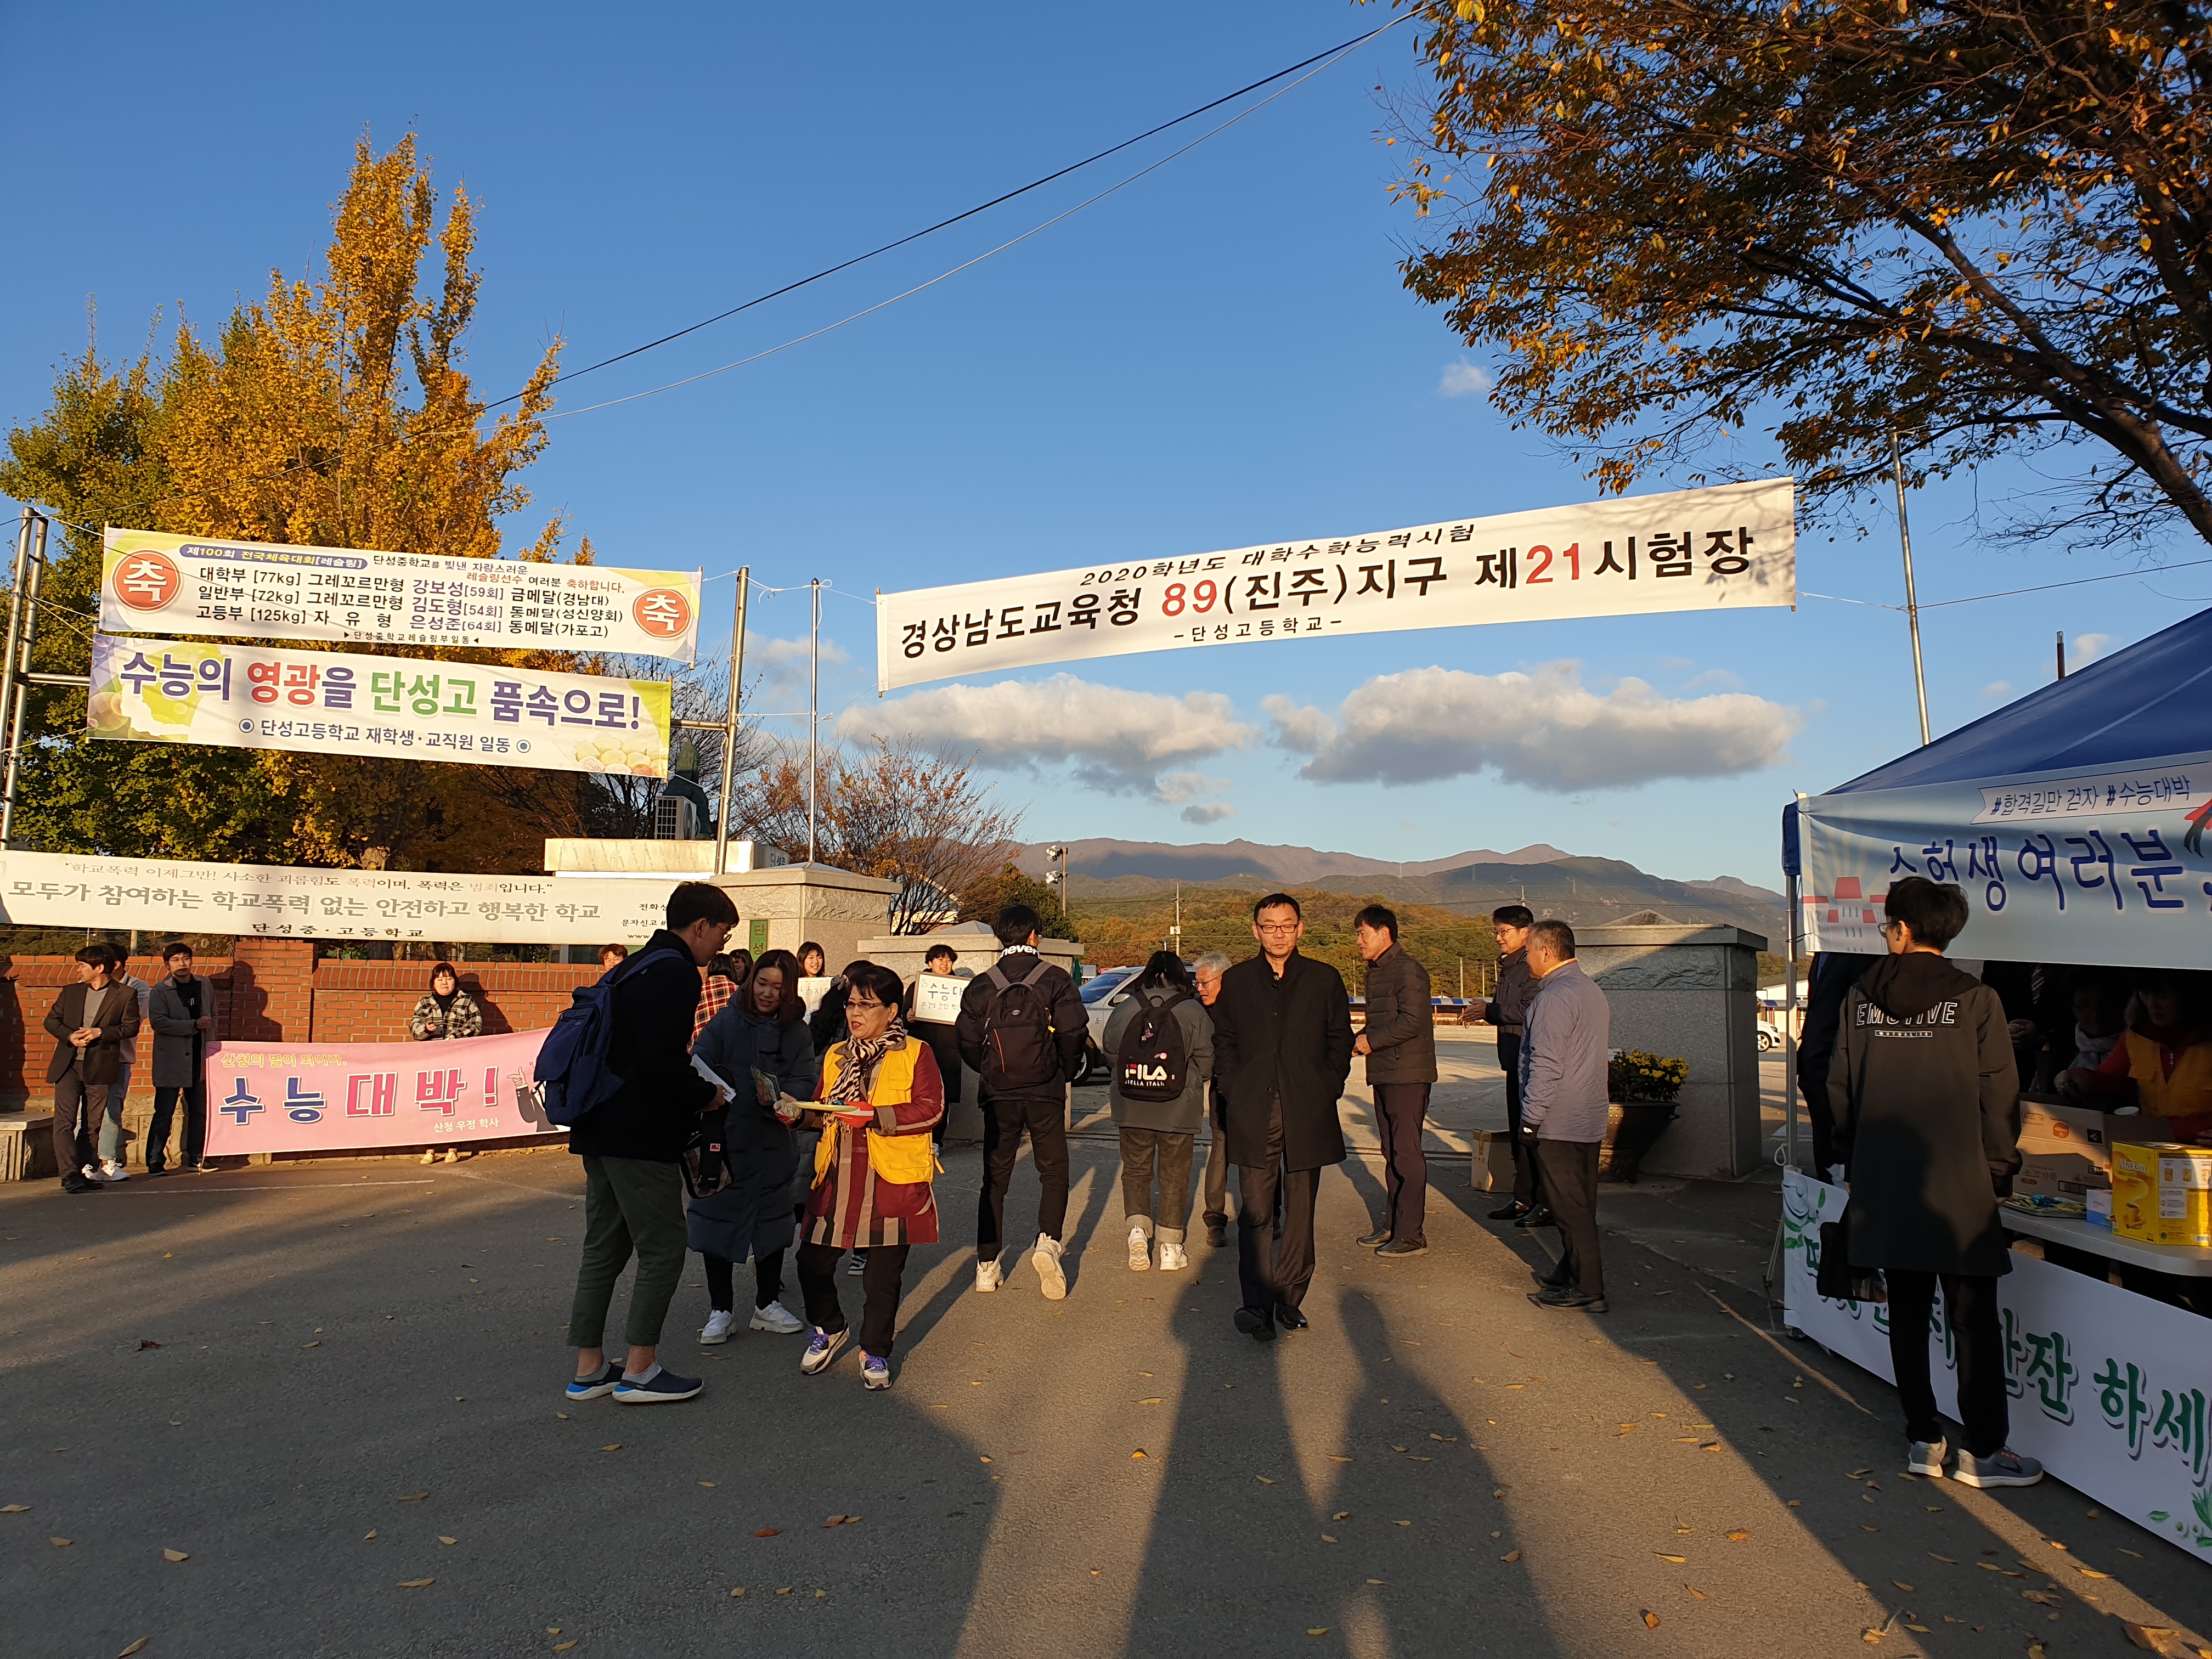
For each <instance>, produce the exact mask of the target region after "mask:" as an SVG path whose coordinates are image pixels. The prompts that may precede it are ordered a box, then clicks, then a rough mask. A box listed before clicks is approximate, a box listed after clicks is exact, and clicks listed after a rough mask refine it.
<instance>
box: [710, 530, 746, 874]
mask: <svg viewBox="0 0 2212 1659" xmlns="http://www.w3.org/2000/svg"><path fill="white" fill-rule="evenodd" d="M751 573H752V567H751V566H750V565H742V564H741V565H739V566H738V601H737V605H738V610H737V615H736V616H735V617H732V619H731V622H730V702H729V708H728V710H727V712H726V714H724V716H723V726H722V799H721V803H720V805H719V806H718V807H717V808H716V809H715V812H714V873H715V874H716V875H718V876H720V875H726V874H728V873H729V869H730V781H731V775H732V773H734V772H735V771H736V770H737V768H738V687H739V686H740V685H742V684H744V677H745V587H746V582H747V579H748V578H749V577H750V574H751Z"/></svg>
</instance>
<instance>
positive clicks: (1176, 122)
mask: <svg viewBox="0 0 2212 1659" xmlns="http://www.w3.org/2000/svg"><path fill="white" fill-rule="evenodd" d="M1411 15H1413V14H1411V13H1407V15H1406V16H1401V17H1395V18H1393V19H1392V20H1391V21H1389V22H1387V23H1385V24H1383V27H1381V28H1377V29H1370V30H1369V31H1368V32H1367V33H1364V34H1362V35H1358V36H1355V37H1354V38H1353V39H1352V40H1346V41H1345V42H1344V43H1343V44H1342V45H1340V46H1331V47H1330V48H1329V49H1328V51H1327V52H1316V53H1315V54H1314V55H1313V56H1312V57H1310V58H1302V59H1300V60H1299V61H1298V62H1297V63H1295V64H1291V66H1290V67H1289V68H1287V69H1279V70H1276V71H1275V72H1274V73H1273V75H1270V76H1264V77H1263V78H1261V79H1260V80H1257V81H1255V82H1252V83H1251V85H1249V86H1246V87H1239V88H1237V90H1236V91H1234V92H1232V93H1228V94H1224V95H1223V96H1221V97H1219V98H1217V99H1215V100H1213V101H1212V103H1209V104H1200V106H1198V107H1197V108H1196V109H1194V110H1186V111H1185V112H1183V113H1182V114H1181V115H1178V116H1176V118H1175V119H1173V120H1172V121H1163V122H1161V123H1160V124H1159V125H1158V126H1156V127H1152V128H1150V129H1148V130H1146V131H1143V132H1140V133H1139V134H1138V135H1137V136H1136V137H1133V138H1125V139H1123V140H1122V141H1121V143H1118V144H1115V145H1114V146H1112V147H1111V148H1110V149H1102V150H1100V151H1099V152H1098V153H1097V155H1086V156H1085V157H1084V158H1083V160H1081V161H1076V162H1073V163H1071V164H1070V165H1068V166H1066V167H1062V168H1060V171H1059V172H1057V173H1047V174H1045V176H1044V177H1043V178H1042V179H1031V180H1030V182H1029V183H1028V184H1026V185H1022V186H1021V187H1020V188H1019V189H1018V190H1010V191H1007V192H1006V194H1005V195H1003V196H994V197H992V198H991V199H990V200H989V201H987V202H983V203H981V204H978V205H976V206H975V207H971V208H969V210H967V211H966V212H964V213H956V214H954V215H953V216H951V218H950V219H940V220H939V221H938V222H936V223H935V224H933V225H931V226H928V227H927V228H925V229H921V230H917V231H913V232H910V233H909V234H907V235H904V236H902V237H900V238H899V239H898V240H896V241H894V242H885V243H884V245H883V246H881V247H875V248H870V249H869V250H868V251H867V252H866V253H857V254H854V256H853V257H852V258H849V259H847V260H845V261H844V262H843V263H842V264H834V265H830V266H829V267H827V268H826V269H824V270H817V271H816V272H815V273H814V274H813V275H812V276H802V277H800V278H799V280H798V281H797V282H795V283H785V284H784V285H783V286H782V287H781V288H779V289H770V290H769V292H768V293H766V294H762V295H756V296H755V297H754V298H752V299H750V300H747V301H745V302H744V304H743V305H736V306H732V307H730V308H729V309H728V310H727V311H723V312H718V313H715V314H714V316H712V317H708V318H706V319H703V320H702V321H699V322H696V323H693V324H692V325H690V327H688V328H679V329H678V330H677V331H675V332H674V333H673V334H664V335H662V336H661V337H659V339H657V340H647V342H646V343H644V344H643V345H640V346H632V347H631V348H630V349H629V350H628V351H623V352H618V353H617V354H616V355H615V356H611V357H603V358H601V359H600V360H599V362H596V363H591V364H587V365H586V367H584V368H573V369H570V370H569V371H568V373H567V374H556V376H554V377H553V379H552V380H549V381H547V382H546V390H548V391H550V390H551V389H552V388H553V387H555V386H559V385H561V384H562V382H563V381H566V380H578V379H580V378H581V377H582V376H584V375H586V374H592V373H593V372H594V371H595V370H598V369H602V368H607V367H609V366H610V365H611V364H614V363H619V362H624V361H625V360H627V359H629V358H631V357H635V356H638V355H639V353H641V352H646V351H651V350H652V349H653V348H654V347H656V346H665V345H666V344H667V343H669V342H670V341H671V340H680V339H682V338H683V337H684V336H685V335H687V334H696V333H697V332H698V331H700V330H701V329H702V328H710V327H712V326H713V325H714V324H716V323H719V322H723V321H726V319H729V318H732V317H734V316H736V315H737V314H738V313H739V312H741V311H750V310H751V309H752V308H753V307H755V306H757V305H765V304H767V303H768V301H770V300H774V299H777V298H779V297H781V295H786V294H789V293H792V292H793V291H794V290H795V289H802V288H805V286H806V285H807V284H808V283H818V282H820V281H821V280H822V279H823V277H825V276H836V274H837V273H838V272H839V271H841V270H851V269H852V268H853V267H854V265H857V264H863V263H864V262H866V261H867V260H870V259H872V258H876V256H877V255H878V254H882V253H889V252H890V251H891V250H892V249H894V248H901V247H904V246H906V245H907V244H908V242H918V241H920V240H921V239H922V238H923V237H925V236H931V235H934V234H936V233H937V232H939V231H940V230H944V229H945V228H948V227H950V226H952V225H957V224H958V223H959V222H961V221H962V220H963V219H972V218H974V217H975V216H976V215H977V214H979V213H987V212H988V211H990V210H991V209H993V208H994V207H997V206H999V205H1000V204H1001V203H1005V202H1011V201H1012V200H1013V199H1014V198H1015V197H1017V196H1026V195H1028V194H1029V193H1030V191H1033V190H1041V189H1042V188H1043V187H1044V186H1045V185H1048V184H1051V183H1052V182H1053V181H1054V179H1065V178H1066V177H1067V175H1068V174H1069V173H1077V172H1080V171H1081V170H1082V169H1083V168H1085V167H1089V166H1091V164H1092V163H1093V162H1095V161H1104V160H1105V159H1106V158H1107V157H1108V156H1109V155H1119V154H1120V153H1121V151H1123V150H1125V149H1128V148H1129V147H1130V146H1131V145H1132V144H1141V143H1144V142H1145V140H1146V139H1147V138H1151V137H1155V136H1157V135H1158V134H1160V133H1163V132H1165V131H1167V130H1168V129H1169V128H1170V127H1178V126H1181V125H1182V124H1183V123H1184V122H1185V121H1190V120H1195V119H1196V118H1198V117H1200V116H1201V115H1203V114H1205V113H1206V112H1207V111H1208V110H1215V109H1219V108H1220V107H1221V106H1223V105H1224V104H1228V103H1233V102H1235V101H1236V100H1237V99H1239V98H1242V97H1243V95H1244V94H1246V93H1248V92H1257V91H1258V90H1259V89H1260V88H1261V87H1265V86H1272V85H1273V83H1274V82H1278V81H1279V80H1281V79H1282V78H1283V77H1284V76H1286V75H1296V74H1297V72H1298V71H1299V70H1302V69H1304V68H1305V67H1306V66H1307V65H1308V64H1318V63H1320V62H1321V61H1322V59H1323V58H1334V57H1337V56H1339V55H1340V54H1342V53H1344V52H1349V51H1351V50H1352V49H1353V48H1354V47H1357V46H1364V45H1366V44H1367V42H1369V41H1370V40H1373V39H1374V38H1375V37H1376V35H1378V34H1381V33H1384V32H1386V31H1387V30H1389V29H1394V28H1395V27H1398V25H1399V24H1401V23H1402V22H1405V21H1407V17H1410V16H1411ZM902 297H903V296H902ZM522 395H523V394H522V393H521V392H513V393H511V394H510V395H508V396H507V397H504V398H501V399H500V400H499V402H498V403H495V404H485V405H484V410H485V412H486V413H489V412H490V411H491V410H495V409H498V408H501V406H502V405H504V404H511V403H513V402H514V401H515V399H516V398H520V397H521V396H522ZM574 412H576V413H580V412H581V411H580V410H578V411H574Z"/></svg>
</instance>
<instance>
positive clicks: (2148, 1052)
mask: <svg viewBox="0 0 2212 1659" xmlns="http://www.w3.org/2000/svg"><path fill="white" fill-rule="evenodd" d="M2136 1000H2138V1001H2139V1002H2140V1003H2141V1004H2142V1012H2141V1013H2140V1014H2138V1015H2137V1016H2136V1018H2135V1019H2134V1020H2133V1021H2132V1022H2131V1023H2130V1024H2129V1026H2128V1029H2127V1030H2126V1031H2124V1033H2122V1035H2121V1037H2120V1040H2119V1042H2117V1043H2115V1044H2113V1046H2112V1053H2111V1054H2107V1055H2106V1057H2105V1063H2104V1064H2103V1065H2101V1066H2099V1067H2098V1068H2097V1069H2096V1070H2095V1071H2093V1072H2087V1071H2081V1070H2075V1071H2071V1072H2069V1073H2066V1077H2065V1079H2064V1080H2065V1082H2068V1083H2072V1084H2074V1085H2076V1088H2075V1089H2067V1090H2064V1092H2066V1093H2069V1094H2071V1093H2075V1092H2077V1091H2078V1092H2079V1093H2080V1095H2081V1097H2083V1098H2085V1099H2087V1101H2089V1102H2091V1103H2093V1104H2105V1105H2106V1106H2107V1109H2110V1105H2109V1104H2108V1103H2119V1104H2124V1103H2126V1102H2127V1100H2128V1099H2129V1098H2130V1097H2132V1099H2133V1101H2134V1103H2135V1104H2136V1106H2138V1107H2140V1108H2141V1109H2142V1112H2143V1115H2145V1116H2147V1117H2162V1118H2165V1119H2166V1120H2167V1121H2168V1122H2169V1124H2170V1125H2171V1127H2172V1134H2173V1138H2174V1139H2176V1140H2189V1141H2212V1018H2207V1012H2206V997H2205V994H2204V983H2203V976H2202V975H2197V974H2189V973H2183V972H2179V971H2178V970H2176V971H2168V972H2161V973H2155V974H2153V975H2150V976H2149V977H2148V979H2146V980H2145V981H2143V982H2142V985H2141V986H2140V987H2139V988H2138V989H2137V991H2136Z"/></svg>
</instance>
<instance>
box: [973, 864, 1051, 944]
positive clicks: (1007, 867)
mask: <svg viewBox="0 0 2212 1659" xmlns="http://www.w3.org/2000/svg"><path fill="white" fill-rule="evenodd" d="M1009 904H1026V905H1028V906H1029V907H1030V909H1032V910H1034V911H1036V913H1037V931H1038V932H1039V933H1042V935H1043V936H1044V937H1045V938H1047V939H1074V938H1076V937H1077V934H1076V933H1075V922H1074V921H1073V919H1072V918H1071V917H1070V916H1069V915H1068V913H1067V910H1066V907H1065V906H1063V905H1062V904H1061V903H1060V893H1059V890H1058V889H1056V888H1054V887H1051V886H1048V884H1045V883H1043V882H1042V881H1039V880H1038V879H1037V878H1036V877H1035V876H1033V875H1030V873H1029V872H1027V871H1025V870H1024V869H1023V868H1022V867H1021V866H1019V865H1018V864H1016V863H1015V862H1014V861H1013V860H1012V859H1008V860H1006V863H1005V864H1003V865H1001V866H1000V867H999V870H998V872H996V873H995V874H993V875H987V876H984V877H982V878H980V879H979V880H976V881H973V882H970V883H969V884H968V885H967V886H965V887H963V888H962V889H961V890H960V903H959V911H960V914H959V915H958V917H957V920H958V921H997V920H998V915H999V912H1000V910H1001V909H1002V908H1005V907H1006V906H1007V905H1009Z"/></svg>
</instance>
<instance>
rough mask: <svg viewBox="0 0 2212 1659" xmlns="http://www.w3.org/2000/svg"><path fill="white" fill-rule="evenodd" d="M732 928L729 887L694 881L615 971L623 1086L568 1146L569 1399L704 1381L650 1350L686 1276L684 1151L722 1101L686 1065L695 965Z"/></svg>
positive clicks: (666, 1391) (617, 1069)
mask: <svg viewBox="0 0 2212 1659" xmlns="http://www.w3.org/2000/svg"><path fill="white" fill-rule="evenodd" d="M737 925H738V908H737V906H736V905H734V904H732V902H730V896H729V895H728V894H727V893H726V892H724V891H723V890H721V889H720V888H719V887H716V886H714V885H713V884H710V883H708V882H703V881H687V882H685V883H684V884H682V885H681V886H679V887H678V888H677V890H675V891H674V892H673V893H671V894H670V895H669V896H668V925H667V927H665V928H663V929H662V930H661V931H660V932H659V933H655V934H654V935H653V937H652V938H651V939H648V940H647V942H646V945H645V948H644V949H643V950H642V951H639V952H637V953H636V954H635V956H633V957H630V958H629V960H628V961H626V962H622V963H617V964H616V965H615V966H614V967H613V968H612V969H610V970H609V972H610V973H612V974H616V975H620V978H619V981H617V986H616V989H615V1009H614V1029H613V1030H612V1032H611V1036H610V1040H609V1042H608V1045H607V1068H608V1070H609V1071H611V1072H612V1073H614V1074H615V1075H616V1076H617V1077H618V1078H620V1079H622V1087H621V1088H620V1089H619V1090H618V1091H616V1092H615V1093H614V1094H613V1095H612V1096H611V1097H608V1098H607V1099H606V1100H605V1101H604V1102H603V1103H600V1104H599V1105H597V1106H594V1107H593V1108H592V1109H591V1110H590V1111H588V1112H586V1114H585V1115H584V1116H583V1117H582V1119H581V1120H580V1121H578V1122H577V1123H576V1124H575V1125H574V1127H572V1128H570V1130H569V1131H568V1150H569V1151H570V1152H574V1153H576V1154H578V1155H579V1156H580V1157H581V1158H583V1160H584V1254H583V1260H582V1261H581V1262H580V1263H579V1264H578V1267H577V1268H576V1299H575V1304H574V1308H573V1309H572V1310H571V1311H570V1313H569V1316H568V1341H569V1343H570V1345H571V1346H573V1347H574V1348H575V1350H576V1376H575V1380H574V1382H572V1383H569V1384H568V1397H569V1398H570V1399H571V1400H596V1399H598V1398H599V1396H600V1395H606V1394H611V1395H614V1397H615V1399H616V1401H617V1403H619V1404H622V1405H633V1406H635V1405H653V1404H658V1403H659V1402H662V1401H674V1400H689V1399H690V1398H691V1397H692V1395H696V1394H697V1393H698V1392H699V1390H700V1389H702V1388H703V1387H705V1386H706V1385H705V1384H704V1383H701V1382H700V1381H699V1380H698V1379H697V1378H696V1377H685V1376H677V1375H676V1374H675V1373H674V1372H673V1371H671V1370H667V1369H665V1367H664V1366H662V1365H661V1364H660V1363H659V1360H658V1359H657V1358H655V1357H654V1352H655V1350H656V1349H657V1348H658V1347H659V1345H660V1328H661V1325H662V1324H663V1323H664V1322H665V1321H666V1319H667V1317H668V1304H669V1300H670V1298H671V1297H673V1296H674V1295H675V1293H676V1286H677V1284H678V1280H680V1279H682V1278H683V1276H684V1176H683V1170H682V1169H681V1168H680V1167H679V1165H680V1163H681V1160H682V1158H683V1155H684V1146H685V1144H686V1143H687V1142H688V1141H689V1140H690V1138H691V1134H692V1132H693V1131H694V1130H695V1129H696V1128H697V1127H698V1126H699V1118H700V1115H701V1114H702V1113H704V1112H709V1111H712V1110H714V1109H716V1108H717V1107H718V1106H720V1105H721V1104H722V1103H723V1102H724V1100H725V1098H726V1097H724V1095H723V1094H722V1091H720V1090H719V1089H717V1088H715V1086H714V1085H713V1084H711V1083H709V1082H708V1081H707V1079H704V1078H702V1077H701V1076H700V1075H699V1073H696V1072H695V1071H693V1070H692V1069H691V1016H692V1013H693V1012H694V1011H696V1009H697V1007H698V1006H699V969H701V968H702V967H704V966H705V965H706V964H707V963H708V960H709V959H710V958H712V957H713V956H714V953H715V952H716V951H720V949H721V948H722V944H723V941H724V940H726V939H728V938H729V936H730V930H731V929H732V927H736V926H737ZM633 1249H635V1251H636V1253H637V1281H636V1283H635V1285H634V1286H633V1287H632V1288H631V1291H630V1297H629V1323H628V1329H627V1332H626V1334H627V1336H628V1338H629V1363H628V1364H624V1365H617V1364H614V1363H613V1362H612V1361H611V1360H610V1359H609V1358H607V1356H606V1352H605V1348H604V1347H602V1346H601V1343H602V1341H603V1340H604V1338H605V1331H606V1322H607V1306H608V1304H609V1303H611V1301H612V1300H613V1298H614V1291H615V1280H616V1279H617V1278H619V1277H620V1276H621V1274H622V1270H623V1267H625V1266H626V1265H627V1264H628V1263H629V1258H630V1253H631V1251H632V1250H633Z"/></svg>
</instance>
